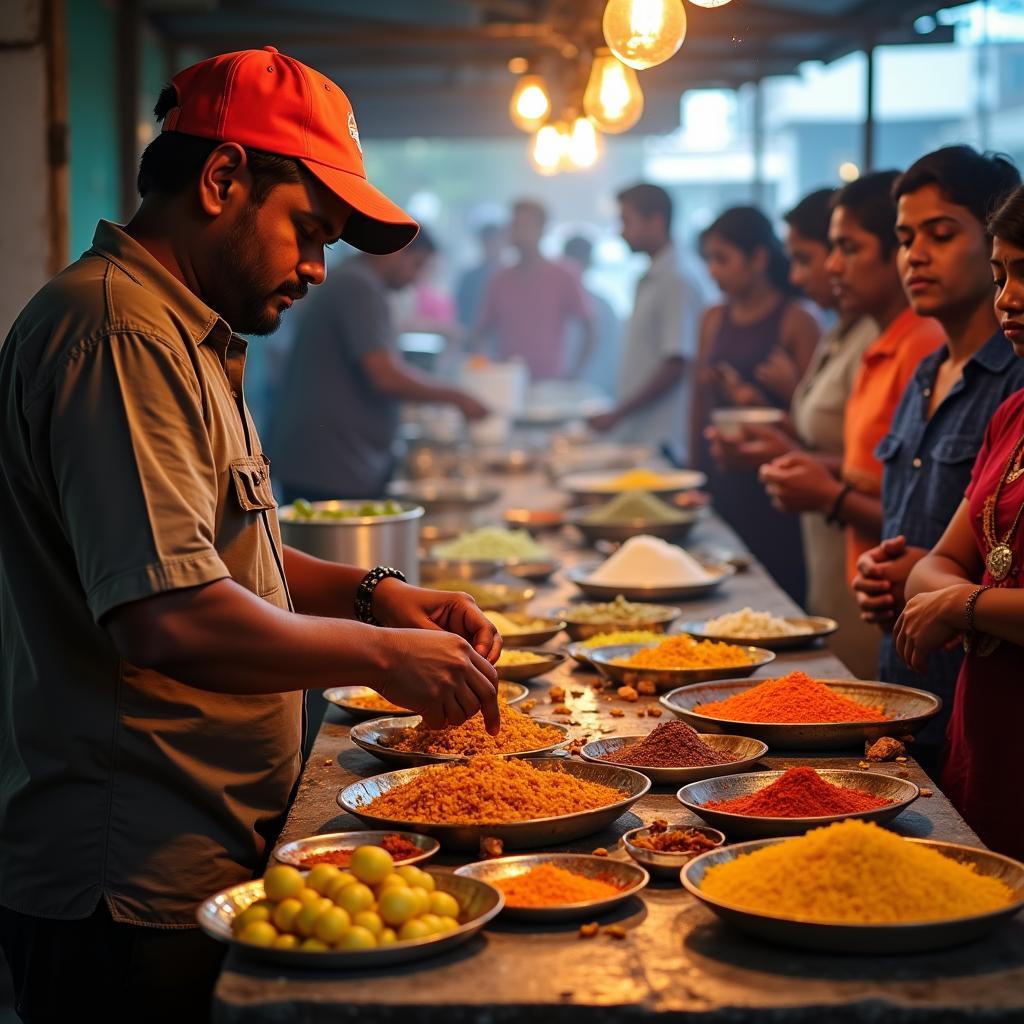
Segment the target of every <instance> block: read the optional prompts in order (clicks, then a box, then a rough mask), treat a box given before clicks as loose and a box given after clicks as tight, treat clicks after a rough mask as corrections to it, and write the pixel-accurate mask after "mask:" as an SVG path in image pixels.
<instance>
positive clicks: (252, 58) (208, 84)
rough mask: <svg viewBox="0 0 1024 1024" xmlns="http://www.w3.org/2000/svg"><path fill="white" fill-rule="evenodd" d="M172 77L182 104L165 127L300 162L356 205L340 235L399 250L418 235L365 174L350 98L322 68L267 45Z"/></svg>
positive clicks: (372, 247) (358, 243) (373, 248)
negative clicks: (319, 69)
mask: <svg viewBox="0 0 1024 1024" xmlns="http://www.w3.org/2000/svg"><path fill="white" fill-rule="evenodd" d="M171 84H172V85H173V86H174V88H175V89H176V90H177V94H178V105H177V106H176V107H174V108H172V109H171V110H169V111H168V112H167V115H166V117H165V118H164V121H163V131H165V132H181V133H182V134H184V135H197V136H199V137H200V138H204V139H217V140H218V141H220V142H237V143H238V144H239V145H240V146H247V147H250V148H252V149H262V150H264V151H265V152H268V153H275V154H277V155H278V156H287V157H294V158H295V159H296V160H299V161H301V163H302V164H303V166H304V167H305V168H306V170H308V171H309V172H310V174H312V175H313V176H314V177H315V178H317V179H318V180H319V181H321V182H322V183H323V184H324V185H326V186H327V188H329V189H330V190H331V191H332V192H333V193H334V194H335V195H336V196H338V198H339V199H342V200H344V201H345V202H346V203H348V204H349V205H350V206H351V207H352V215H351V216H350V217H349V219H348V223H347V224H346V225H345V231H344V234H343V235H342V236H341V237H342V238H343V239H344V240H345V241H346V242H348V243H349V244H350V245H354V246H355V247H356V248H357V249H362V250H363V251H364V252H370V253H378V254H380V253H387V252H396V251H397V250H399V249H402V248H404V247H405V246H407V245H408V244H409V243H410V242H411V241H412V240H413V238H415V237H416V232H417V231H419V225H418V224H417V223H416V221H414V220H413V219H412V218H411V217H410V216H409V215H408V214H407V213H406V212H405V211H404V210H402V209H401V208H400V207H399V206H397V205H396V204H395V203H393V202H392V201H391V200H390V199H388V197H387V196H385V195H384V193H383V192H380V191H378V190H377V189H375V188H374V187H373V186H372V185H371V184H370V183H369V182H368V181H367V180H366V171H365V169H364V168H363V148H362V146H361V144H360V142H359V128H358V127H357V126H356V118H355V114H353V113H352V104H351V103H349V101H348V97H347V96H346V95H345V94H344V93H343V92H342V91H341V89H339V88H338V86H336V85H335V84H334V83H333V82H332V81H331V80H330V79H328V78H325V77H324V76H323V75H321V74H320V72H319V71H314V70H313V69H312V68H309V67H306V65H305V64H302V63H300V62H299V61H297V60H295V59H294V58H293V57H286V56H285V55H284V54H283V53H278V52H277V48H276V47H273V46H265V47H264V48H263V49H262V50H239V51H238V52H236V53H222V54H221V55H220V56H218V57H210V58H209V59H208V60H203V61H200V62H199V63H198V64H193V65H192V66H191V67H189V68H185V70H184V71H180V72H179V73H178V74H177V75H175V76H174V78H173V79H172V80H171Z"/></svg>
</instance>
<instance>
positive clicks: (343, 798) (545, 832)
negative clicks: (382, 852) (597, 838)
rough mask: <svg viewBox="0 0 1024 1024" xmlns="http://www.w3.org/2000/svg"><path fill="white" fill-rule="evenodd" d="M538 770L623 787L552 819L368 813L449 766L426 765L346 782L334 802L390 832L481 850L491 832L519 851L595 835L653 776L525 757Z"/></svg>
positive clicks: (448, 846)
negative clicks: (464, 819)
mask: <svg viewBox="0 0 1024 1024" xmlns="http://www.w3.org/2000/svg"><path fill="white" fill-rule="evenodd" d="M523 760H525V761H526V762H527V763H528V764H531V765H533V767H534V768H536V769H538V770H539V771H565V772H568V773H569V774H570V775H575V776H576V777H577V778H579V779H583V780H584V781H586V782H594V783H597V784H599V785H602V786H609V787H610V788H612V789H618V790H621V791H622V792H623V793H624V794H625V795H624V796H623V798H622V799H621V800H617V801H616V802H615V803H613V804H608V805H607V806H605V807H597V808H595V809H593V810H588V811H578V812H577V813H575V814H564V815H562V816H561V817H555V818H534V819H532V820H530V821H512V822H506V823H504V824H461V825H460V824H454V823H453V824H437V823H432V822H423V821H419V822H417V821H397V820H392V819H390V818H380V817H377V816H376V815H375V814H373V813H371V812H368V811H367V809H366V805H367V804H369V803H370V802H371V801H372V800H374V799H376V798H377V797H378V796H380V795H381V794H382V793H386V792H388V791H389V790H391V789H394V788H395V787H396V786H404V785H406V784H407V783H409V782H412V780H413V779H415V778H416V777H417V776H419V775H422V774H423V773H424V772H443V771H448V770H449V766H447V765H428V766H427V767H425V768H405V769H403V770H402V771H397V772H387V773H386V774H384V775H375V776H374V777H373V778H371V779H363V780H362V781H361V782H355V783H353V784H352V785H351V786H347V787H346V788H345V789H343V790H342V791H341V792H340V793H339V794H338V804H339V805H340V806H341V807H342V808H344V810H346V811H348V812H349V814H354V815H355V816H356V817H357V818H359V819H360V820H361V821H364V822H366V824H368V825H371V826H373V827H375V828H383V829H390V830H392V831H408V832H421V833H423V834H424V835H428V836H433V837H434V838H435V839H437V840H439V841H440V843H441V845H442V846H443V847H444V848H445V849H448V850H473V851H476V850H478V849H479V846H480V840H481V839H482V838H484V837H485V836H493V837H495V838H497V839H500V840H502V841H503V842H504V844H505V847H506V848H507V849H510V850H523V849H529V848H530V847H539V846H559V845H561V844H562V843H571V842H573V840H576V839H582V838H583V837H584V836H589V835H593V834H594V833H595V832H600V831H601V829H603V828H606V827H607V826H608V825H610V824H611V823H612V822H613V821H615V819H616V818H619V817H621V815H623V814H625V813H626V811H628V810H629V808H630V807H632V806H633V804H635V803H636V802H637V800H639V799H640V798H641V797H642V796H643V795H644V794H645V793H646V792H647V791H648V790H649V789H650V788H651V780H650V779H648V778H647V777H646V776H645V775H641V774H640V773H639V772H634V771H632V770H629V769H626V768H615V767H613V766H612V765H598V764H588V763H586V762H584V761H562V760H559V759H556V758H549V757H548V758H545V757H539V758H524V759H523Z"/></svg>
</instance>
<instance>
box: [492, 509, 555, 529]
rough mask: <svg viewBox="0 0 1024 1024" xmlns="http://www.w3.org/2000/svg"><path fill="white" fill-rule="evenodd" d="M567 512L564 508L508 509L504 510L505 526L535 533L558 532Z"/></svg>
mask: <svg viewBox="0 0 1024 1024" xmlns="http://www.w3.org/2000/svg"><path fill="white" fill-rule="evenodd" d="M567 515H568V511H567V510H566V509H564V508H556V507H550V508H508V509H505V524H506V526H511V527H513V528H520V529H522V528H524V527H525V528H526V529H527V530H530V531H531V532H534V533H537V532H539V531H541V530H560V529H561V528H562V527H563V526H564V525H565V522H566V516H567Z"/></svg>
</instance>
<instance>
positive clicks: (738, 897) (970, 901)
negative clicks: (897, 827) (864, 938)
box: [701, 820, 1016, 924]
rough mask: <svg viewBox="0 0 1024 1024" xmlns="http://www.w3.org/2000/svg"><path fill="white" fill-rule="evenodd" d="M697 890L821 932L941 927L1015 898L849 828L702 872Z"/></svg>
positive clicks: (886, 835) (994, 883)
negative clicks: (830, 927)
mask: <svg viewBox="0 0 1024 1024" xmlns="http://www.w3.org/2000/svg"><path fill="white" fill-rule="evenodd" d="M701 889H702V890H703V891H704V892H706V893H707V894H708V896H711V897H713V898H714V899H716V900H721V901H722V902H723V903H728V904H730V905H731V906H734V907H738V908H740V909H743V910H749V911H752V912H754V913H760V914H772V915H775V916H780V917H789V918H800V919H802V920H806V921H815V922H820V923H822V924H897V923H903V922H910V921H937V920H948V919H951V918H957V917H967V916H969V915H972V914H982V913H986V912H987V911H991V910H998V909H999V908H1000V907H1004V906H1006V905H1007V904H1009V903H1010V902H1012V901H1013V900H1014V899H1015V898H1016V894H1015V893H1014V892H1013V891H1012V890H1011V889H1010V888H1009V886H1007V885H1005V884H1004V883H1003V882H1001V881H1000V880H999V879H997V878H993V877H990V876H986V875H980V874H978V873H977V871H975V870H974V868H973V867H971V866H969V865H966V864H961V863H959V862H958V861H955V860H953V859H951V858H950V857H945V856H943V855H942V854H941V853H938V852H937V851H936V850H933V849H930V848H929V847H927V846H921V845H919V844H918V843H912V842H909V841H908V840H906V839H903V838H902V837H901V836H898V835H896V834H895V833H893V832H887V831H886V830H885V829H883V828H879V827H878V826H877V825H874V824H871V823H869V822H863V821H856V820H849V821H842V822H838V823H836V824H834V825H829V826H828V827H827V828H819V829H815V830H814V831H812V832H808V833H807V835H805V836H800V837H799V838H798V839H789V840H786V841H785V842H782V843H778V844H776V845H772V846H767V847H764V848H763V849H760V850H755V851H754V852H753V853H748V854H743V855H741V856H739V857H737V858H736V859H735V860H733V861H728V862H727V863H725V864H719V865H717V866H715V867H711V868H708V870H707V873H706V874H705V875H704V879H703V881H702V882H701Z"/></svg>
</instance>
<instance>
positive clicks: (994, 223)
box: [988, 185, 1024, 249]
mask: <svg viewBox="0 0 1024 1024" xmlns="http://www.w3.org/2000/svg"><path fill="white" fill-rule="evenodd" d="M988 233H989V235H991V236H992V237H993V238H1001V239H1002V240H1003V241H1004V242H1009V243H1010V245H1012V246H1015V247H1016V248H1018V249H1024V186H1021V185H1018V186H1017V187H1016V188H1015V189H1014V190H1013V191H1012V192H1011V193H1010V194H1009V195H1008V196H1007V197H1006V198H1005V199H1004V200H1003V201H1002V203H1001V204H1000V206H999V208H998V209H997V210H996V212H995V213H993V214H992V216H991V217H989V219H988Z"/></svg>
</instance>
